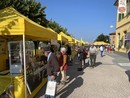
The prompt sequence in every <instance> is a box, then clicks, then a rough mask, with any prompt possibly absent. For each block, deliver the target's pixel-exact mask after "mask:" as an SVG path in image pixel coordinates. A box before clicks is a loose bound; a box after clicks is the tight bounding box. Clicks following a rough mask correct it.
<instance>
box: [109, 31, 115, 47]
mask: <svg viewBox="0 0 130 98" xmlns="http://www.w3.org/2000/svg"><path fill="white" fill-rule="evenodd" d="M109 36H110V45H114V46H115V40H116V33H115V32H112V33H110V34H109Z"/></svg>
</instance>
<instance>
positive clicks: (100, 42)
mask: <svg viewBox="0 0 130 98" xmlns="http://www.w3.org/2000/svg"><path fill="white" fill-rule="evenodd" d="M94 45H108V43H105V42H103V41H96V42H94Z"/></svg>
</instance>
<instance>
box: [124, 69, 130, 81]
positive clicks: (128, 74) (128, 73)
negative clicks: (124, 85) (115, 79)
mask: <svg viewBox="0 0 130 98" xmlns="http://www.w3.org/2000/svg"><path fill="white" fill-rule="evenodd" d="M125 73H126V74H127V76H128V78H129V82H130V70H127V71H125Z"/></svg>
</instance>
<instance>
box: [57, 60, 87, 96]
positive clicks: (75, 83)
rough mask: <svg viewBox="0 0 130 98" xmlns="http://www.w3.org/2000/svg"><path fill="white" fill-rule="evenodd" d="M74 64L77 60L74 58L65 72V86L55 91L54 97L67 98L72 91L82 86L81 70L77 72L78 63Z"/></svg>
mask: <svg viewBox="0 0 130 98" xmlns="http://www.w3.org/2000/svg"><path fill="white" fill-rule="evenodd" d="M75 62H77V58H75V60H74V61H73V65H72V66H69V70H68V71H67V76H69V78H68V79H67V80H68V81H67V84H66V85H65V86H63V85H62V87H61V88H60V89H59V90H58V91H57V94H56V96H60V98H67V97H68V96H69V95H70V94H71V93H72V92H73V91H74V89H76V88H78V87H80V86H81V85H82V84H83V79H82V77H80V75H83V74H84V72H83V70H82V71H78V70H77V68H78V67H79V63H77V64H75ZM85 66H86V65H85Z"/></svg>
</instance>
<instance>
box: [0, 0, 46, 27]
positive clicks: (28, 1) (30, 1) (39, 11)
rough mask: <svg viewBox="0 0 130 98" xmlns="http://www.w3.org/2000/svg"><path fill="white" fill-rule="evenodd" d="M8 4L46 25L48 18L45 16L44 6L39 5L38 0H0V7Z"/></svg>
mask: <svg viewBox="0 0 130 98" xmlns="http://www.w3.org/2000/svg"><path fill="white" fill-rule="evenodd" d="M9 6H12V7H13V8H15V9H16V10H17V11H19V12H20V13H21V14H23V15H24V16H26V17H28V18H29V19H31V20H33V21H35V22H37V23H38V24H41V25H42V26H45V27H46V25H47V23H48V20H47V19H46V18H45V16H46V14H45V12H44V10H45V9H46V6H44V7H41V4H40V3H39V2H36V1H35V0H1V1H0V9H3V8H6V7H9Z"/></svg>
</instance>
